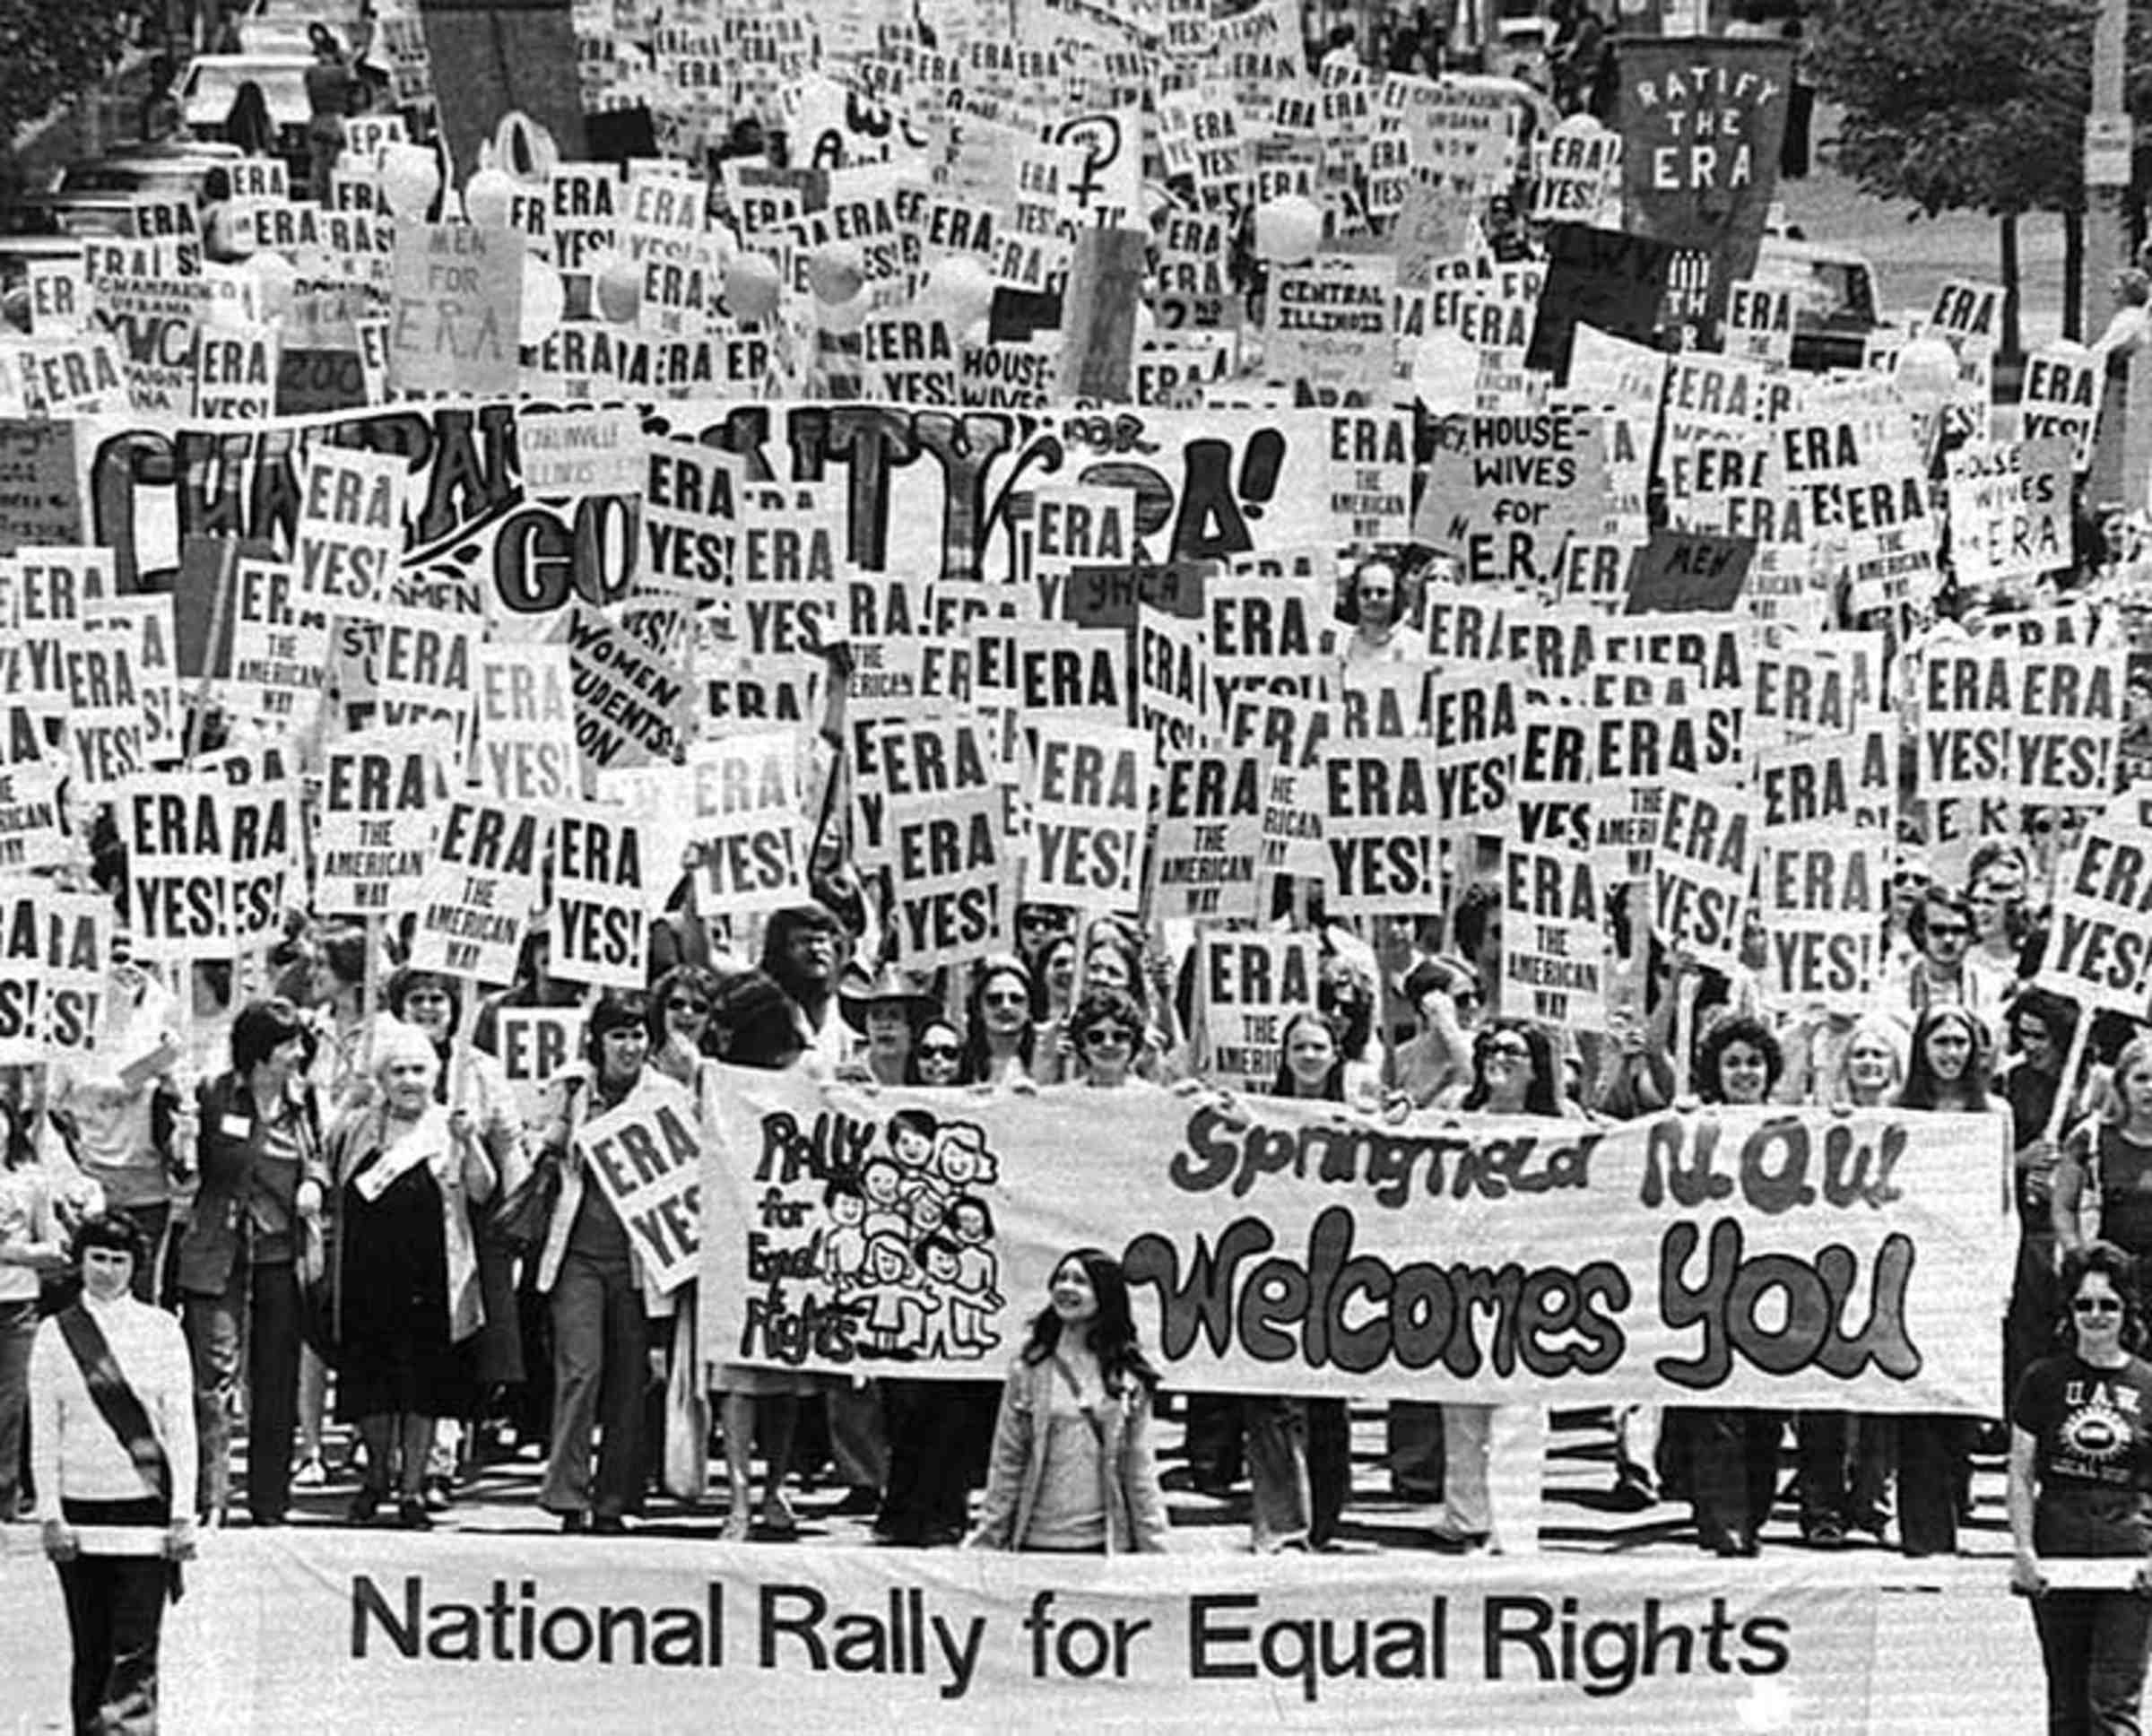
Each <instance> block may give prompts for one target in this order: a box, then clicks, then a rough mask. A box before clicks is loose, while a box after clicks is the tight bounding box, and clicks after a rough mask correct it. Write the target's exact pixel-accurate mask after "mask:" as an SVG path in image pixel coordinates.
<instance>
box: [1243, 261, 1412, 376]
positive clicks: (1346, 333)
mask: <svg viewBox="0 0 2152 1736" xmlns="http://www.w3.org/2000/svg"><path fill="white" fill-rule="evenodd" d="M1396 272H1397V268H1396V264H1395V262H1394V261H1393V260H1389V259H1385V258H1382V257H1379V256H1349V255H1341V254H1321V255H1318V256H1316V257H1315V259H1313V260H1311V261H1310V262H1309V263H1308V264H1306V265H1297V266H1291V267H1285V268H1280V269H1277V270H1274V271H1272V272H1271V278H1270V285H1271V303H1270V306H1269V308H1268V310H1267V312H1268V320H1267V323H1266V325H1265V326H1264V347H1263V365H1264V368H1265V369H1266V370H1267V372H1268V375H1269V377H1270V378H1271V379H1274V380H1284V381H1297V382H1301V383H1303V384H1304V385H1305V386H1306V390H1307V392H1308V394H1309V395H1310V397H1311V399H1312V401H1313V402H1315V403H1317V404H1368V403H1375V404H1379V403H1382V402H1384V401H1385V400H1386V399H1387V397H1388V395H1389V378H1390V374H1391V370H1392V366H1393V352H1392V350H1391V344H1390V300H1391V297H1392V295H1393V293H1394V291H1395V289H1396Z"/></svg>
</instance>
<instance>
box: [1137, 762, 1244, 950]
mask: <svg viewBox="0 0 2152 1736" xmlns="http://www.w3.org/2000/svg"><path fill="white" fill-rule="evenodd" d="M1161 776H1162V778H1163V782H1162V785H1161V787H1160V791H1159V801H1158V812H1157V815H1156V830H1155V831H1154V832H1153V833H1152V837H1151V850H1150V864H1151V886H1150V913H1151V915H1152V916H1205V917H1217V918H1220V919H1227V920H1230V919H1233V918H1240V919H1243V920H1246V921H1250V922H1254V921H1258V920H1260V919H1261V917H1262V916H1263V914H1264V912H1263V908H1262V907H1259V905H1258V904H1257V901H1256V896H1255V894H1256V890H1257V882H1258V878H1259V877H1258V874H1257V868H1258V865H1259V864H1260V861H1261V856H1262V849H1263V805H1264V803H1263V794H1264V791H1263V759H1262V758H1261V757H1260V756H1259V755H1256V754H1253V753H1244V752H1215V751H1212V752H1200V753H1188V754H1176V755H1174V756H1173V757H1171V758H1169V759H1167V760H1166V761H1165V763H1164V765H1163V767H1162V768H1161Z"/></svg>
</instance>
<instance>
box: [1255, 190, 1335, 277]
mask: <svg viewBox="0 0 2152 1736" xmlns="http://www.w3.org/2000/svg"><path fill="white" fill-rule="evenodd" d="M1322 245H1323V207H1322V206H1321V205H1319V204H1316V203H1315V201H1314V200H1313V199H1307V198H1303V197H1302V196H1301V195H1299V194H1297V193H1281V194H1280V195H1278V197H1276V198H1275V199H1265V200H1264V201H1263V203H1262V204H1259V205H1257V206H1256V207H1255V256H1256V257H1257V258H1258V259H1261V260H1263V261H1264V262H1265V263H1266V264H1269V265H1306V263H1307V261H1308V260H1310V259H1312V258H1314V257H1315V249H1316V248H1317V247H1321V246H1322Z"/></svg>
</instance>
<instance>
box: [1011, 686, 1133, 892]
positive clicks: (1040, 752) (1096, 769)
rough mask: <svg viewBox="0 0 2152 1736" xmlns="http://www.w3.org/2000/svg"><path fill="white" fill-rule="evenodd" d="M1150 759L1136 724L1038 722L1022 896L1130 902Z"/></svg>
mask: <svg viewBox="0 0 2152 1736" xmlns="http://www.w3.org/2000/svg"><path fill="white" fill-rule="evenodd" d="M1155 759H1156V756H1155V754H1154V752H1153V751H1152V748H1151V742H1150V736H1149V735H1147V734H1145V733H1143V732H1142V731H1141V730H1133V729H1117V728H1112V727H1106V726H1100V725H1079V724H1069V723H1063V722H1059V721H1054V720H1047V721H1045V722H1042V723H1041V725H1040V726H1039V731H1038V745H1037V779H1036V781H1035V783H1034V785H1033V786H1032V809H1031V837H1030V853H1029V855H1028V857H1027V859H1026V873H1025V880H1024V897H1025V898H1028V899H1029V900H1032V901H1033V902H1037V903H1048V904H1069V905H1073V906H1075V907H1077V908H1078V909H1080V910H1098V909H1106V910H1132V909H1133V908H1135V907H1136V904H1137V901H1138V896H1139V894H1140V892H1141V874H1142V866H1143V841H1144V836H1145V831H1146V828H1147V825H1148V817H1149V812H1150V787H1151V778H1152V775H1153V766H1154V762H1155Z"/></svg>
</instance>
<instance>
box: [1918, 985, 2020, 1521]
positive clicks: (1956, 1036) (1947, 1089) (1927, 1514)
mask: <svg viewBox="0 0 2152 1736" xmlns="http://www.w3.org/2000/svg"><path fill="white" fill-rule="evenodd" d="M1990 1066H1991V1061H1990V1056H1989V1046H1988V1028H1987V1027H1986V1026H1985V1025H1984V1024H1983V1023H1982V1022H1981V1020H1980V1018H1979V1016H1978V1015H1977V1014H1975V1013H1974V1012H1973V1011H1970V1010H1969V1009H1967V1008H1965V1007H1963V1006H1958V1005H1956V1004H1952V1003H1945V1004H1942V1005H1938V1006H1931V1007H1930V1008H1929V1009H1928V1010H1927V1011H1925V1012H1923V1013H1922V1015H1921V1016H1920V1019H1919V1020H1918V1021H1917V1022H1916V1023H1915V1024H1914V1025H1913V1046H1912V1055H1911V1059H1910V1060H1909V1062H1908V1063H1907V1064H1906V1070H1905V1089H1904V1090H1903V1091H1901V1092H1899V1093H1898V1107H1899V1108H1901V1109H1930V1110H1935V1111H1937V1112H1939V1113H1941V1114H1946V1115H1989V1114H2000V1113H2001V1112H2002V1111H2001V1106H2000V1105H1999V1104H1997V1103H1995V1102H1994V1101H1993V1099H1991V1098H1990V1097H1989V1095H1988V1075H1989V1069H1990ZM1998 1146H2000V1141H1998ZM1983 1181H1984V1182H1985V1183H1986V1185H1990V1186H1997V1185H2002V1184H2003V1181H2004V1177H2003V1176H2001V1175H2000V1174H1996V1175H1992V1176H1988V1177H1982V1176H1978V1175H1968V1176H1966V1177H1965V1185H1966V1186H1968V1187H1978V1186H1981V1185H1983ZM1994 1302H1995V1305H1996V1309H1997V1311H1998V1312H2000V1308H2001V1306H2002V1302H2003V1298H2001V1297H2000V1296H1999V1297H1996V1298H1994ZM1987 1318H1988V1320H1989V1321H1990V1322H1991V1323H1992V1322H1993V1320H1994V1319H1995V1315H1994V1314H1990V1315H1988V1316H1987ZM1973 1434H1974V1428H1973V1424H1972V1421H1971V1419H1968V1418H1965V1417H1959V1416H1952V1415H1948V1414H1944V1413H1941V1412H1909V1413H1906V1414H1905V1415H1901V1416H1900V1417H1899V1418H1898V1548H1899V1549H1901V1550H1902V1551H1904V1552H1905V1554H1906V1555H1909V1556H1928V1555H1956V1554H1957V1519H1958V1513H1959V1510H1960V1508H1961V1506H1964V1504H1965V1502H1966V1500H1967V1499H1968V1497H1969V1496H1970V1493H1971V1489H1972V1481H1973Z"/></svg>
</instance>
